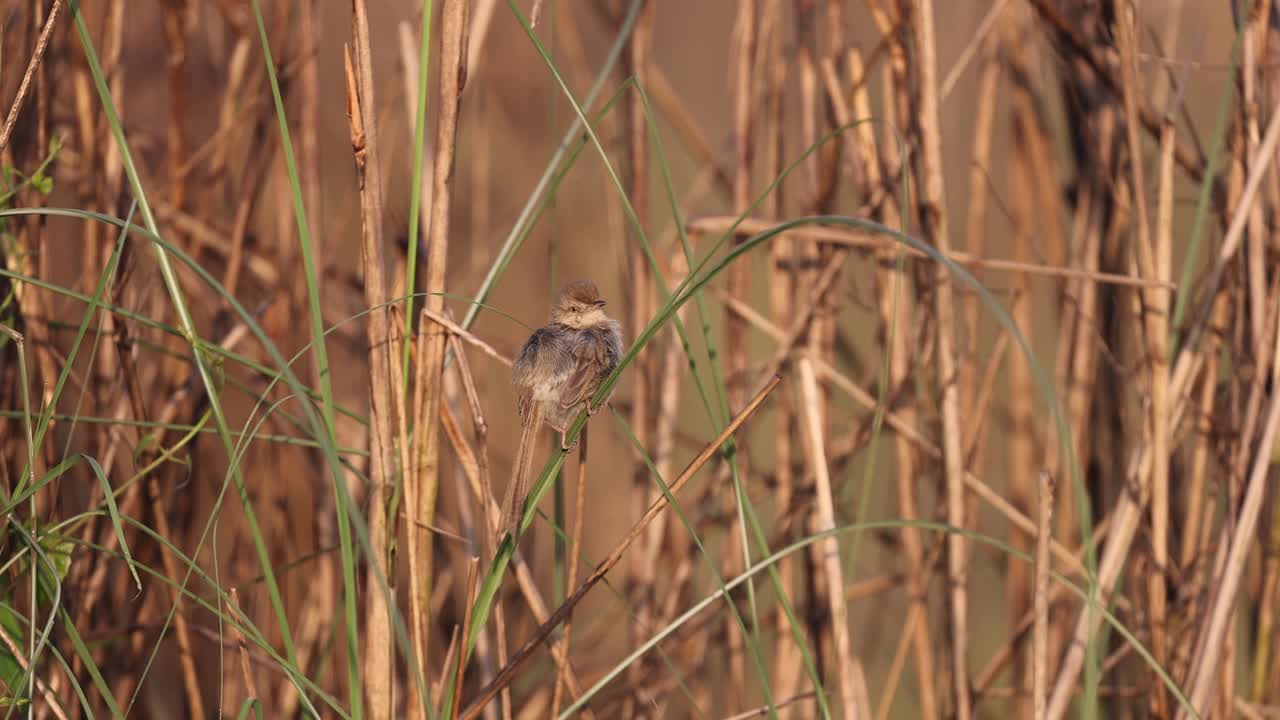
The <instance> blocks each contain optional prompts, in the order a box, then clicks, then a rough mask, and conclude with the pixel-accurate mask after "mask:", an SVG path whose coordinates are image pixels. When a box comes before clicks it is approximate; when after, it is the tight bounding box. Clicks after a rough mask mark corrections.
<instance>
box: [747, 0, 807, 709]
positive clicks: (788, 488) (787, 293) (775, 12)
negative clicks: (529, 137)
mask: <svg viewBox="0 0 1280 720" xmlns="http://www.w3.org/2000/svg"><path fill="white" fill-rule="evenodd" d="M782 22H783V7H782V2H781V0H764V12H763V17H762V18H761V20H760V31H759V34H760V40H759V42H758V43H757V44H756V50H757V55H758V59H757V60H756V64H757V66H758V68H759V69H757V70H756V75H757V76H763V85H764V92H763V95H764V98H763V102H764V113H763V129H762V132H761V138H762V141H763V143H764V152H763V153H762V155H763V157H762V161H761V170H762V175H763V176H764V177H768V178H776V177H779V176H780V175H781V173H782V163H783V151H784V147H785V145H786V136H785V133H786V111H787V107H788V104H789V103H788V101H787V99H786V97H785V94H786V82H787V77H788V74H789V73H790V71H791V67H792V63H790V62H788V60H787V58H786V57H785V56H784V55H783V42H784V39H783V31H782ZM787 187H788V185H787V183H785V182H784V183H781V184H779V185H778V186H777V187H776V188H774V191H773V192H771V193H769V195H768V197H767V198H766V199H765V202H764V204H763V205H762V206H761V213H762V214H763V215H764V217H765V218H767V219H780V218H781V217H782V214H783V209H784V207H785V200H786V190H787ZM794 255H795V251H794V246H793V244H792V239H791V236H790V234H787V235H782V236H779V237H778V238H777V239H775V240H774V242H773V243H772V244H771V245H770V247H769V260H768V278H769V279H768V283H769V292H768V297H769V308H770V311H771V314H772V317H773V319H774V322H776V323H777V324H778V325H780V326H781V325H783V324H785V323H786V322H787V321H788V320H789V319H790V318H791V317H792V315H793V313H794V312H795V310H794V305H795V301H794V296H795V287H796V284H795V265H794V264H793V260H794ZM776 408H777V410H776V412H775V415H774V418H775V420H774V422H775V423H776V430H775V439H774V448H773V451H774V474H775V478H776V482H777V492H776V495H775V497H776V502H777V507H778V508H779V512H778V515H779V528H778V530H779V532H780V534H782V535H783V537H784V538H786V537H790V536H791V535H792V534H793V533H792V530H791V528H792V515H793V514H792V509H793V508H794V506H795V505H796V495H797V493H796V483H797V479H796V477H795V473H794V471H793V469H792V466H793V464H794V462H795V461H794V460H793V458H794V451H793V438H794V437H795V433H796V414H795V395H794V393H793V392H792V390H791V388H789V387H788V388H784V389H783V390H782V392H780V393H779V394H778V398H777V404H776ZM801 562H802V561H801V560H800V559H798V558H785V559H783V560H781V561H779V563H778V584H779V586H780V587H781V588H782V590H783V592H785V593H786V594H787V597H788V598H798V597H800V593H801V590H802V589H801V587H800V582H799V580H800V577H799V571H800V569H801V568H800V567H798V566H799V564H800V563H801ZM774 617H775V620H774V631H775V633H776V635H777V637H778V638H780V639H781V638H790V633H791V619H790V618H788V617H787V615H786V613H783V612H781V611H779V612H777V613H776V614H775V616H774ZM802 672H803V666H802V664H801V655H800V647H798V645H797V644H796V643H795V642H794V640H791V639H788V640H780V641H779V642H778V644H777V646H776V647H775V650H774V658H773V671H772V673H771V683H772V688H773V691H774V693H775V694H776V695H780V696H788V695H794V694H795V693H796V692H798V691H799V690H800V687H801V686H800V683H801V675H802ZM780 717H782V718H792V717H795V714H794V713H793V712H785V711H784V712H783V713H780Z"/></svg>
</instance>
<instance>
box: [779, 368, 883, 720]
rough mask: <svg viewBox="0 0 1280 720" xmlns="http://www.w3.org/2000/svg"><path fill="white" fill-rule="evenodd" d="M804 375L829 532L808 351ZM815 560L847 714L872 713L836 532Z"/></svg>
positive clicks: (831, 512) (823, 524) (830, 512)
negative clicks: (851, 625)
mask: <svg viewBox="0 0 1280 720" xmlns="http://www.w3.org/2000/svg"><path fill="white" fill-rule="evenodd" d="M796 368H797V370H798V371H799V379H800V397H801V399H802V405H801V407H802V408H803V412H802V413H801V416H802V419H803V422H802V423H801V425H802V427H803V428H804V436H805V440H806V443H807V445H808V450H809V461H810V464H811V470H812V471H813V473H814V478H815V484H816V488H815V489H816V491H817V508H816V509H815V511H814V516H813V521H812V531H813V532H815V533H823V532H828V531H830V530H833V529H835V527H836V520H835V505H834V502H833V500H832V491H831V478H830V476H829V474H828V473H827V458H826V451H825V449H824V447H823V432H822V419H821V417H820V416H819V415H818V407H819V403H818V380H817V377H816V375H815V374H814V371H813V361H812V360H811V359H809V357H808V356H807V355H805V356H801V357H800V359H799V360H798V361H797V363H796ZM813 549H814V553H815V556H816V557H815V561H816V563H815V564H818V565H820V566H821V567H822V568H823V571H824V572H825V573H826V574H827V592H828V598H827V602H828V605H829V609H830V612H831V627H832V633H833V635H834V636H835V654H836V662H837V668H838V670H837V672H838V673H839V676H840V696H841V701H842V704H843V707H844V717H846V718H850V719H852V718H867V717H870V716H871V701H870V698H869V697H868V696H867V687H866V683H867V681H866V677H865V676H864V674H863V670H862V661H861V660H860V659H859V658H858V657H857V656H855V655H854V653H853V643H852V641H851V639H850V637H849V610H848V606H847V604H846V603H845V597H844V573H843V570H842V569H841V565H840V546H839V540H838V539H837V538H836V537H834V536H832V537H828V538H827V539H825V540H823V541H821V542H819V543H818V544H816V545H814V546H813Z"/></svg>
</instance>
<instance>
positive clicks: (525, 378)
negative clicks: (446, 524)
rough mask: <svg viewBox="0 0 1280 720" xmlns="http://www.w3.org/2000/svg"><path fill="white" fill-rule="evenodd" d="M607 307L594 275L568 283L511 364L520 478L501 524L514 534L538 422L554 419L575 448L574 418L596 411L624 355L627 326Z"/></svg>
mask: <svg viewBox="0 0 1280 720" xmlns="http://www.w3.org/2000/svg"><path fill="white" fill-rule="evenodd" d="M604 307H605V301H604V300H602V299H601V298H600V291H599V290H598V289H597V288H596V284H595V283H593V282H591V281H590V280H578V281H576V282H571V283H569V284H568V285H565V286H564V289H563V290H561V291H560V297H559V298H558V299H557V300H556V304H555V305H554V306H553V307H552V308H551V323H550V324H548V325H547V326H546V327H541V328H538V329H537V330H534V331H533V334H532V335H530V336H529V339H528V340H526V341H525V343H524V347H522V348H520V354H519V355H518V356H517V357H516V360H515V362H514V363H513V364H512V365H511V382H512V384H513V385H515V387H516V411H517V412H518V413H519V414H520V420H521V432H520V446H519V448H518V450H517V452H516V465H515V478H514V479H513V480H512V481H511V483H510V484H508V486H507V497H506V500H505V501H504V502H503V522H502V530H503V531H506V532H510V533H511V534H512V535H513V536H514V535H515V531H516V529H517V526H518V525H519V523H520V518H521V516H522V514H523V513H522V511H523V509H524V501H525V495H526V494H527V493H528V491H529V472H530V470H531V469H532V466H533V445H534V440H535V439H536V438H537V434H538V427H539V426H541V425H542V423H543V422H545V423H546V424H548V425H550V426H551V427H552V428H554V429H555V430H557V431H558V432H559V433H560V448H561V449H562V450H566V451H567V450H570V449H572V446H571V445H569V444H568V443H567V442H566V437H565V433H566V431H567V430H568V427H569V424H570V423H571V422H572V421H573V419H574V418H575V417H577V415H578V412H579V411H581V410H586V411H587V414H588V415H593V414H595V411H596V409H597V408H596V407H592V405H591V398H592V396H594V395H595V393H596V390H598V389H599V388H600V383H601V382H603V381H604V379H605V378H606V377H608V375H609V373H611V372H613V369H614V368H615V367H617V365H618V361H619V360H621V359H622V328H621V326H620V325H618V321H617V320H613V319H612V318H610V317H609V316H608V315H605V314H604ZM607 400H608V399H607V398H606V399H605V401H603V402H607ZM603 402H602V403H601V404H603ZM584 432H585V430H584Z"/></svg>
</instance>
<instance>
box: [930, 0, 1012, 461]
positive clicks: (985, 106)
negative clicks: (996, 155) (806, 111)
mask: <svg viewBox="0 0 1280 720" xmlns="http://www.w3.org/2000/svg"><path fill="white" fill-rule="evenodd" d="M1004 5H1005V3H1003V2H997V3H995V4H994V5H992V7H991V10H990V12H989V13H988V18H990V19H991V20H992V22H994V21H995V20H998V19H999V18H1000V12H999V11H1001V10H1003V7H1004ZM986 27H987V20H986V19H984V20H983V23H982V25H981V26H980V28H979V34H980V35H981V34H983V28H986ZM976 40H977V39H976V38H975V42H974V43H972V44H971V47H975V48H976V47H978V45H977V42H976ZM981 47H982V65H981V67H980V68H979V70H978V92H977V100H976V103H977V112H976V113H975V116H974V121H973V136H974V142H973V155H972V160H971V161H970V165H969V207H968V209H967V212H966V215H965V233H964V239H965V250H966V252H968V253H969V254H970V255H972V256H973V257H983V256H984V255H985V254H986V244H987V200H988V197H989V196H990V190H989V188H988V185H987V173H988V172H989V171H990V168H991V145H992V140H993V139H994V136H995V133H994V129H995V107H996V95H997V90H998V89H999V83H1000V71H1001V65H1002V64H1001V62H1000V58H999V49H1000V39H999V36H995V35H992V36H989V37H988V38H987V39H986V40H985V41H984V42H983V43H982V45H981ZM946 90H947V83H946V82H945V81H944V82H943V85H942V92H943V95H944V97H945V94H946ZM974 277H975V278H976V279H977V280H978V281H979V282H982V275H981V274H979V273H977V272H975V274H974ZM962 304H963V307H964V328H965V334H966V338H967V340H968V342H967V344H966V347H965V355H966V357H967V358H969V359H968V360H967V361H966V362H965V363H964V365H962V366H961V380H960V388H961V392H962V393H964V394H965V397H963V398H962V401H963V402H962V403H961V405H962V406H963V407H964V408H965V411H966V412H970V411H971V409H972V408H973V403H974V398H973V396H972V392H973V391H972V388H973V386H974V381H975V379H976V368H977V360H976V359H977V355H978V340H979V330H980V325H979V322H980V321H979V310H980V308H979V300H978V296H977V294H976V293H973V292H968V293H966V294H965V297H964V300H963V303H962ZM981 466H982V465H981V463H978V462H975V463H973V467H978V468H980V467H981Z"/></svg>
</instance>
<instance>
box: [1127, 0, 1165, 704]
mask: <svg viewBox="0 0 1280 720" xmlns="http://www.w3.org/2000/svg"><path fill="white" fill-rule="evenodd" d="M1137 11H1138V8H1137V7H1133V6H1130V7H1127V8H1125V9H1124V10H1123V11H1121V12H1120V13H1118V14H1117V15H1118V18H1119V22H1118V25H1119V33H1118V38H1119V43H1118V44H1119V46H1120V47H1119V49H1120V68H1121V78H1122V82H1123V85H1122V90H1123V100H1124V111H1125V128H1126V130H1127V133H1126V135H1127V137H1126V140H1127V142H1128V151H1129V153H1128V154H1129V169H1130V171H1131V172H1132V187H1131V190H1130V197H1131V201H1132V204H1133V209H1134V210H1135V211H1136V212H1135V218H1136V221H1137V222H1136V225H1135V238H1134V243H1133V245H1134V246H1136V250H1137V252H1136V256H1137V265H1138V268H1139V271H1140V274H1141V275H1142V276H1143V277H1149V278H1159V277H1161V275H1160V274H1159V271H1158V270H1157V268H1156V258H1155V248H1154V246H1153V239H1152V228H1151V221H1150V219H1149V217H1148V210H1147V199H1146V193H1147V182H1146V169H1145V167H1144V162H1145V159H1144V157H1143V153H1142V138H1141V136H1140V128H1139V121H1138V90H1139V88H1138V68H1137V28H1136V24H1137V18H1136V14H1137ZM1165 129H1166V131H1167V132H1166V135H1167V141H1168V144H1169V148H1168V151H1167V152H1168V153H1170V154H1171V153H1172V142H1173V135H1172V128H1170V127H1169V126H1168V124H1167V123H1166V125H1165ZM1162 144H1163V142H1162ZM1169 172H1170V177H1169V181H1170V182H1172V177H1171V176H1172V168H1170V171H1169ZM1167 191H1168V192H1172V188H1168V189H1167ZM1144 295H1145V302H1144V303H1143V305H1144V306H1145V311H1144V312H1143V313H1142V317H1141V318H1140V320H1141V321H1142V322H1143V325H1144V326H1145V327H1144V329H1145V331H1146V332H1145V334H1146V347H1147V351H1148V354H1149V355H1150V358H1149V362H1150V364H1151V406H1150V414H1149V416H1148V430H1147V433H1148V442H1149V443H1151V446H1152V449H1151V460H1152V462H1151V475H1150V477H1148V478H1144V480H1145V482H1146V483H1147V484H1148V486H1149V488H1150V490H1149V491H1150V493H1151V534H1152V537H1151V541H1152V560H1153V562H1154V563H1155V568H1153V569H1152V571H1151V572H1150V574H1149V576H1148V578H1147V592H1148V603H1149V605H1148V613H1149V622H1150V625H1151V643H1152V654H1153V656H1154V657H1155V659H1156V662H1158V663H1160V664H1161V665H1163V664H1165V661H1166V659H1167V652H1166V647H1167V639H1166V636H1165V631H1166V627H1165V622H1166V617H1165V616H1166V613H1167V610H1166V607H1165V592H1166V591H1165V583H1164V573H1165V572H1167V571H1168V568H1169V565H1168V535H1169V431H1168V424H1167V421H1168V412H1167V401H1166V395H1165V392H1166V390H1167V389H1168V381H1169V378H1168V376H1169V367H1168V363H1167V361H1166V352H1165V337H1166V336H1167V334H1168V320H1167V318H1168V308H1169V303H1168V299H1167V298H1168V296H1167V295H1166V294H1165V293H1159V294H1158V295H1157V294H1156V293H1152V292H1149V293H1144ZM1154 694H1155V698H1154V700H1155V706H1156V712H1157V714H1158V715H1160V716H1161V717H1165V716H1167V715H1168V698H1167V697H1166V695H1165V693H1164V692H1163V690H1162V689H1160V688H1159V685H1158V684H1157V685H1155V689H1154Z"/></svg>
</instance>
